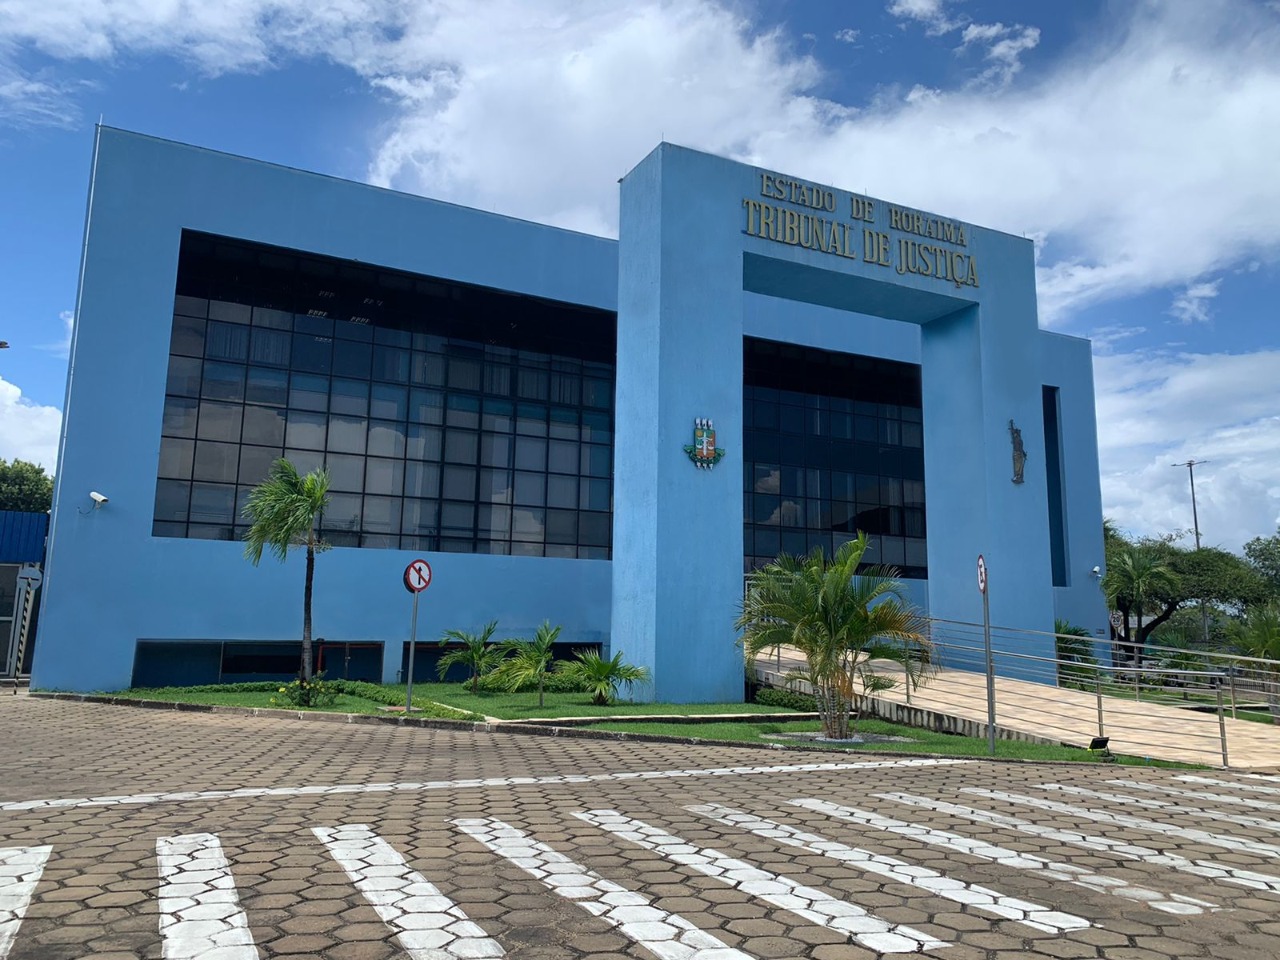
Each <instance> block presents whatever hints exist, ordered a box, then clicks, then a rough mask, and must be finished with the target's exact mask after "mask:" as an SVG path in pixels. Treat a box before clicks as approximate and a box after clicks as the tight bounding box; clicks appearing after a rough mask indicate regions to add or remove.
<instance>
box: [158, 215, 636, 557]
mask: <svg viewBox="0 0 1280 960" xmlns="http://www.w3.org/2000/svg"><path fill="white" fill-rule="evenodd" d="M615 339H616V317H615V315H614V314H613V313H611V312H608V311H602V310H596V309H591V308H587V307H581V306H577V305H573V304H565V303H557V302H551V301H546V300H540V299H536V298H533V297H525V296H519V295H516V294H511V293H506V292H503V291H498V290H491V289H487V288H482V287H476V286H471V285H467V284H461V283H455V282H451V281H446V280H440V279H435V278H430V277H422V276H415V275H411V274H406V273H401V272H397V271H391V270H385V269H379V268H376V267H370V266H365V265H362V264H357V263H353V262H348V261H343V260H336V259H332V258H326V257H319V256H315V255H311V254H306V253H300V252H297V251H289V250H281V249H278V248H273V247H266V246H262V245H258V244H251V243H247V242H244V241H239V240H230V239H226V238H221V237H212V236H208V235H204V234H196V233H191V232H187V233H184V235H183V239H182V248H181V254H180V260H179V268H178V278H177V296H176V299H175V302H174V314H173V332H172V339H171V343H170V358H169V378H168V386H167V389H166V397H165V408H164V425H163V429H162V439H161V446H160V459H159V468H158V479H157V485H156V501H155V512H154V523H153V527H152V532H153V535H155V536H161V537H189V538H203V539H221V540H226V539H239V538H240V537H241V536H242V535H243V533H244V521H243V519H242V518H241V510H242V508H243V506H244V503H245V499H246V497H247V495H248V493H249V490H250V489H251V488H252V486H253V485H254V484H256V483H257V482H259V481H260V480H262V478H263V477H264V476H265V474H266V472H267V469H268V468H269V466H270V465H271V463H272V461H274V460H275V459H276V458H277V457H281V456H284V457H287V458H289V459H290V460H291V461H293V463H294V464H295V465H296V466H297V468H298V469H299V471H301V472H306V471H309V470H311V469H312V468H315V467H319V466H325V467H327V468H328V470H329V473H330V477H331V486H330V504H329V508H328V510H327V511H326V512H325V515H324V518H323V526H322V530H323V535H324V537H325V539H326V540H328V541H329V542H330V543H331V544H333V545H334V546H340V547H367V548H388V549H391V548H399V549H406V550H441V551H454V552H462V553H494V554H515V555H524V556H548V557H566V558H583V559H608V558H609V556H610V537H611V534H612V466H613V386H614V353H615Z"/></svg>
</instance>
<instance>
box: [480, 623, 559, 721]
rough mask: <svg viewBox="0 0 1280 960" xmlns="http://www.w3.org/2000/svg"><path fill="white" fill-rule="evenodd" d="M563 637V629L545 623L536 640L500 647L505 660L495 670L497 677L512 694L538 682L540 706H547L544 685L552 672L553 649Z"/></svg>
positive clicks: (512, 641) (510, 642) (508, 642)
mask: <svg viewBox="0 0 1280 960" xmlns="http://www.w3.org/2000/svg"><path fill="white" fill-rule="evenodd" d="M559 636H560V628H559V627H553V626H551V622H550V621H547V620H544V621H543V623H542V626H540V627H539V628H538V632H537V633H535V634H534V635H533V639H532V640H507V641H506V642H504V643H503V644H502V645H501V646H500V647H499V650H500V655H501V656H502V657H503V660H502V662H501V663H500V664H499V665H498V668H497V669H496V670H494V678H495V679H496V680H497V681H498V683H499V684H500V685H501V686H502V687H504V688H505V689H507V690H509V691H510V692H511V693H515V692H516V691H517V690H519V689H520V688H521V687H524V686H526V685H528V684H531V683H536V684H537V685H538V706H539V707H541V706H543V693H542V691H543V685H544V684H545V683H546V679H547V672H548V671H549V670H550V669H551V659H552V653H553V649H552V648H553V647H554V645H555V642H556V638H557V637H559Z"/></svg>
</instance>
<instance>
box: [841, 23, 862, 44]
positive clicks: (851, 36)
mask: <svg viewBox="0 0 1280 960" xmlns="http://www.w3.org/2000/svg"><path fill="white" fill-rule="evenodd" d="M861 34H862V31H861V30H854V29H852V28H851V27H845V28H844V29H843V30H837V31H836V39H837V40H839V41H840V42H841V43H857V42H858V37H859V36H861Z"/></svg>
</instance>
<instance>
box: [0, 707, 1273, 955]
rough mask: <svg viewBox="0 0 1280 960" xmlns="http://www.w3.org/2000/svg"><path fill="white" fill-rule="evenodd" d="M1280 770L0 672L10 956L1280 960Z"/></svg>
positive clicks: (3, 875)
mask: <svg viewBox="0 0 1280 960" xmlns="http://www.w3.org/2000/svg"><path fill="white" fill-rule="evenodd" d="M1278 908H1280V778H1277V777H1267V776H1264V775H1246V774H1242V773H1230V774H1225V773H1220V772H1216V771H1179V770H1149V769H1134V768H1122V767H1114V766H1108V767H1101V766H1100V767H1081V766H1066V765H1049V764H1043V765H1031V764H988V763H982V762H936V761H935V762H931V761H928V760H922V759H915V760H902V759H893V758H883V759H881V760H879V761H874V760H869V759H868V758H857V757H847V756H845V755H840V756H836V757H833V756H832V755H830V754H819V753H813V752H774V751H759V750H738V749H726V748H712V747H695V746H681V745H673V744H652V743H637V742H634V741H632V742H618V741H603V740H585V739H554V738H547V737H535V736H519V735H512V734H472V733H460V732H454V731H440V730H426V729H399V728H395V727H390V726H367V725H345V724H337V723H311V722H306V723H304V722H296V721H282V720H279V719H268V718H256V717H249V716H229V715H210V714H194V713H180V712H178V713H172V712H159V711H151V710H139V709H127V708H120V707H111V706H100V705H93V704H81V703H71V702H54V701H42V700H37V699H28V698H26V697H16V698H0V960H6V958H13V960H34V958H41V960H61V958H81V957H90V956H92V957H94V958H96V960H119V958H125V957H162V956H163V957H166V958H174V960H196V958H199V960H251V958H255V957H278V956H299V957H302V956H306V957H323V958H327V960H365V958H368V960H379V958H384V957H386V958H390V957H403V956H409V957H414V958H422V960H427V958H431V960H449V958H466V957H500V956H508V957H516V958H530V960H535V958H539V960H540V958H578V957H592V958H599V960H603V958H610V960H616V958H623V957H630V958H654V957H656V958H659V960H685V958H688V960H740V958H771V957H778V958H787V957H812V958H817V960H837V958H845V957H849V958H863V957H873V956H884V955H891V954H897V953H920V952H923V953H927V954H929V955H930V956H934V957H937V958H939V960H961V958H965V960H968V958H979V957H984V958H999V960H1005V958H1014V957H1059V958H1071V957H1107V958H1113V960H1126V958H1131V960H1142V958H1158V957H1212V958H1216V960H1231V958H1247V960H1262V958H1269V957H1276V956H1280V919H1278Z"/></svg>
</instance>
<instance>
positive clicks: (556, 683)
mask: <svg viewBox="0 0 1280 960" xmlns="http://www.w3.org/2000/svg"><path fill="white" fill-rule="evenodd" d="M503 679H504V678H503V677H501V676H496V675H494V674H492V673H488V674H485V675H484V676H483V677H481V678H480V692H481V693H536V692H537V690H538V684H537V682H536V681H533V680H530V681H529V682H528V683H522V684H521V685H520V686H519V687H517V688H516V689H515V690H512V689H510V688H509V687H507V686H504V685H503ZM542 688H543V689H544V690H545V691H546V692H547V693H587V692H589V689H588V687H587V684H586V683H585V682H584V681H582V680H579V679H578V678H576V677H573V676H570V675H569V674H565V673H556V672H554V671H552V672H551V673H548V674H547V675H546V679H545V680H544V681H543V685H542Z"/></svg>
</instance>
